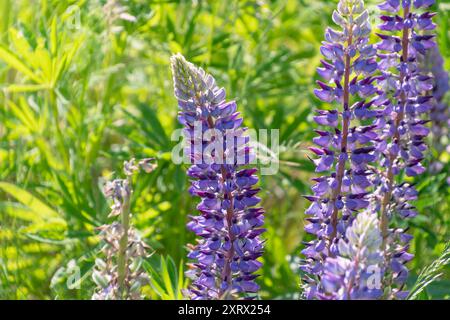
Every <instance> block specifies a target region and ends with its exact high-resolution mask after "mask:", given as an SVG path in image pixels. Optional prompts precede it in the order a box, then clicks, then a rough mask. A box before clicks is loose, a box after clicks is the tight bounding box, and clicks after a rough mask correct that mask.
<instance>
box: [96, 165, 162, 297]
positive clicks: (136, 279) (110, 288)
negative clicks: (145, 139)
mask: <svg viewBox="0 0 450 320" xmlns="http://www.w3.org/2000/svg"><path fill="white" fill-rule="evenodd" d="M151 161H153V159H144V160H141V161H139V165H136V163H135V160H134V159H131V160H130V161H125V162H124V174H125V176H126V177H127V178H126V179H116V180H113V181H108V182H106V184H105V187H104V189H103V193H104V195H105V197H107V198H110V199H111V200H112V202H113V204H112V206H111V214H110V215H109V216H110V217H112V216H120V222H119V221H114V222H113V223H111V224H109V225H104V226H101V227H99V228H97V229H98V230H99V231H100V236H101V238H102V242H103V247H102V250H101V251H102V253H103V255H104V258H100V257H98V258H97V259H96V260H95V267H94V271H93V273H92V279H93V280H94V282H95V284H96V285H97V290H96V292H95V293H94V295H93V296H92V299H93V300H122V299H126V300H128V299H131V300H136V299H141V298H142V294H141V287H142V285H144V284H145V283H147V282H148V279H147V276H146V274H145V272H144V270H143V269H142V268H141V265H142V262H143V259H144V258H145V257H147V256H148V246H147V245H146V244H145V243H144V242H143V241H142V240H141V239H140V237H139V235H138V233H137V231H136V230H135V229H134V228H133V227H132V226H131V224H130V214H131V213H130V201H131V196H132V194H133V190H132V179H131V178H132V175H133V174H134V173H135V172H137V171H139V168H140V167H142V169H143V170H144V171H147V170H146V168H147V169H148V166H149V165H151V167H152V168H154V167H155V166H156V164H150V162H151ZM143 165H145V167H143Z"/></svg>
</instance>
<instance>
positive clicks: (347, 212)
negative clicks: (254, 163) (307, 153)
mask: <svg viewBox="0 0 450 320" xmlns="http://www.w3.org/2000/svg"><path fill="white" fill-rule="evenodd" d="M368 20H369V15H368V13H367V11H366V10H364V3H363V1H360V0H351V1H348V0H342V1H339V4H338V10H337V11H334V12H333V21H334V22H335V23H336V24H337V25H338V26H339V27H340V30H334V29H332V28H328V29H327V30H326V33H325V39H326V41H325V42H323V45H322V47H321V48H320V51H321V53H322V55H323V56H324V57H325V60H323V61H322V67H320V68H318V69H317V71H318V74H319V75H320V76H321V77H322V78H323V79H324V81H325V82H322V81H318V85H319V89H316V90H315V91H314V93H315V95H316V96H317V97H318V98H319V99H320V100H322V101H324V102H328V103H331V102H337V103H339V104H340V105H342V107H341V108H340V109H331V110H330V109H327V110H318V111H317V112H316V114H317V115H316V116H315V117H314V121H315V122H316V123H318V124H319V125H321V126H325V127H327V129H321V130H317V131H316V132H317V133H318V137H316V138H314V139H313V142H314V143H315V144H316V145H317V146H318V147H313V148H310V150H311V151H312V152H313V153H314V154H315V155H316V156H317V158H316V159H315V160H313V161H314V164H315V165H316V172H320V173H322V172H323V174H324V175H322V176H320V177H317V178H315V179H313V180H314V181H315V182H316V184H315V185H314V186H313V187H312V190H313V192H314V195H313V196H307V197H306V198H307V199H308V200H309V201H311V205H310V207H309V208H308V209H307V210H306V212H305V213H306V214H307V215H308V216H310V217H309V218H307V221H308V222H309V224H307V225H306V227H305V231H306V232H308V233H310V234H312V235H313V236H314V239H313V240H312V241H309V242H306V243H305V245H306V248H305V249H304V250H303V251H302V253H303V255H304V256H305V257H306V259H305V260H304V262H303V263H302V265H301V270H302V271H303V272H304V273H305V276H304V284H305V285H304V289H305V291H304V292H305V297H306V298H309V299H312V298H322V297H325V296H326V292H325V291H324V290H325V287H324V286H323V283H322V281H321V278H322V275H323V272H324V264H325V261H326V259H327V258H328V257H336V256H338V255H339V245H338V243H340V241H341V240H342V241H346V240H345V239H346V229H347V227H348V226H349V225H351V224H352V221H353V219H354V216H355V215H356V214H357V213H358V212H359V211H360V210H361V209H363V208H366V207H367V206H368V199H367V188H369V187H370V186H371V182H370V179H369V176H370V174H371V170H370V168H369V164H370V163H371V162H373V161H374V160H375V155H374V152H375V149H376V148H375V144H376V143H378V141H379V138H378V135H377V133H376V132H375V128H376V126H375V125H371V124H369V125H357V124H358V123H360V121H362V120H364V121H366V122H367V120H369V121H370V120H372V121H373V119H374V118H375V116H376V112H375V111H374V110H372V105H373V103H374V101H373V100H371V99H370V97H371V96H373V95H374V94H375V93H376V91H377V90H376V87H375V86H374V82H375V78H374V77H373V76H372V74H373V72H374V71H375V70H376V69H377V62H376V61H375V54H376V51H375V49H374V48H373V47H372V46H371V45H370V44H368V36H369V34H370V24H369V21H368ZM352 97H353V98H352ZM351 100H354V101H355V102H354V103H353V105H350V101H351ZM352 121H353V122H354V124H353V123H352ZM369 123H370V122H369Z"/></svg>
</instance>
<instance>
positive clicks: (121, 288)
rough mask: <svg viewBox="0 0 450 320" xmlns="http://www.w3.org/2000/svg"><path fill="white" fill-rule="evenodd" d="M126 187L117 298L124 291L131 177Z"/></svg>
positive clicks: (118, 260)
mask: <svg viewBox="0 0 450 320" xmlns="http://www.w3.org/2000/svg"><path fill="white" fill-rule="evenodd" d="M126 181H127V187H128V188H129V189H128V190H127V191H126V192H125V196H124V201H123V206H122V210H121V222H122V228H123V234H122V237H121V238H120V242H119V252H118V257H117V272H118V288H119V297H120V298H123V296H124V290H125V278H126V273H127V270H126V265H127V263H126V262H127V246H128V229H129V228H130V200H131V199H130V198H131V183H132V181H131V176H127V180H126Z"/></svg>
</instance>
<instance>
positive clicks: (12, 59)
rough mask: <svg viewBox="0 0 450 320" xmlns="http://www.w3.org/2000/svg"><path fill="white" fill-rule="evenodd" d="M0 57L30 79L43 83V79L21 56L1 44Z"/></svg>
mask: <svg viewBox="0 0 450 320" xmlns="http://www.w3.org/2000/svg"><path fill="white" fill-rule="evenodd" d="M0 59H1V60H3V61H4V62H5V63H7V64H8V65H9V66H10V67H12V68H14V69H16V70H18V71H20V72H22V73H23V74H25V75H26V76H28V77H29V78H30V79H32V80H33V81H35V82H37V83H42V82H43V81H42V79H41V78H39V77H38V76H37V75H36V74H34V72H33V71H32V70H31V69H30V68H28V67H27V66H26V65H25V64H24V63H23V62H22V61H21V59H20V58H19V57H17V56H16V55H15V54H14V53H12V52H11V51H9V50H8V49H7V48H5V47H3V46H2V45H0Z"/></svg>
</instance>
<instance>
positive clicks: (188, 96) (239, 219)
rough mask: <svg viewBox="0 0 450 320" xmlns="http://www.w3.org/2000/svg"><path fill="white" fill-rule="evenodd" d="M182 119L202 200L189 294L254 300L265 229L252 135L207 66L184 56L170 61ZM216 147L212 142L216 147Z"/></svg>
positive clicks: (195, 191) (194, 226) (194, 220)
mask: <svg viewBox="0 0 450 320" xmlns="http://www.w3.org/2000/svg"><path fill="white" fill-rule="evenodd" d="M171 64H172V72H173V81H174V88H175V97H176V98H177V100H178V106H179V109H180V112H179V121H180V123H181V124H183V125H184V128H185V136H186V140H187V141H188V145H187V147H186V153H187V154H188V158H189V162H190V163H191V167H190V168H189V169H188V171H187V174H188V176H189V177H191V178H192V185H191V187H190V189H189V191H190V193H191V194H192V195H194V196H199V197H200V198H201V202H200V203H199V205H198V206H197V209H198V210H199V212H200V215H193V216H191V217H190V222H189V223H188V228H189V229H190V230H192V231H193V232H195V234H196V235H197V236H198V239H197V244H196V245H190V246H189V250H190V252H189V254H188V258H190V259H192V260H193V261H194V262H193V263H192V264H190V265H189V267H190V270H189V271H188V272H187V275H188V276H189V277H191V278H192V280H193V282H192V285H191V286H190V289H189V292H188V296H189V297H190V298H192V299H236V298H254V297H255V294H256V293H257V292H258V289H259V286H258V285H257V284H256V283H255V279H256V277H257V275H256V274H255V272H256V271H257V270H258V269H259V268H260V267H261V262H259V261H258V260H257V259H258V258H259V257H260V256H261V255H262V250H263V241H262V240H261V238H260V234H261V233H262V232H263V231H264V229H262V228H261V226H262V225H263V221H264V210H263V209H262V208H259V207H255V206H256V205H257V204H258V203H259V202H260V200H261V199H260V198H258V197H257V196H256V195H257V193H258V191H259V189H258V188H256V187H255V185H256V184H257V182H258V177H257V176H256V174H255V173H256V171H257V170H256V169H253V168H248V167H246V165H248V164H249V163H250V160H251V159H252V152H251V150H250V148H249V147H248V141H249V138H248V137H246V136H245V130H246V129H245V128H243V127H242V126H241V124H242V118H240V116H239V113H238V112H236V103H235V102H234V101H230V102H227V101H226V100H225V89H224V88H220V87H218V86H217V85H216V82H215V79H214V78H213V77H212V76H211V75H210V74H208V73H206V72H205V71H204V70H203V69H201V68H199V67H197V66H195V65H193V64H192V63H190V62H188V61H186V59H185V58H184V57H183V56H182V55H181V54H176V55H174V56H172V58H171ZM211 146H212V147H211Z"/></svg>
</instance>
